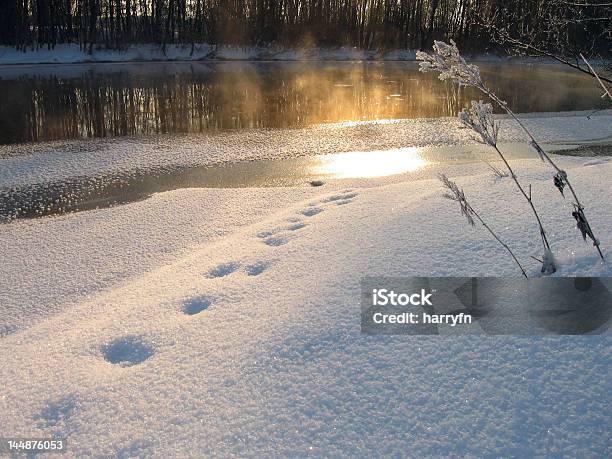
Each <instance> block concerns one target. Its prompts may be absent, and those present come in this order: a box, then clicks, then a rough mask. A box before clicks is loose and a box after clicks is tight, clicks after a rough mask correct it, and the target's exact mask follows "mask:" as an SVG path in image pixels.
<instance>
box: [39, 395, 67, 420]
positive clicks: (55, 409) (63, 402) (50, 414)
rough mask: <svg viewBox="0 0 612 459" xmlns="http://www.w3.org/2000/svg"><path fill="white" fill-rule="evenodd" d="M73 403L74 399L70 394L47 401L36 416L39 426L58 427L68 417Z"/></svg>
mask: <svg viewBox="0 0 612 459" xmlns="http://www.w3.org/2000/svg"><path fill="white" fill-rule="evenodd" d="M75 405H76V403H75V400H74V398H73V397H71V396H69V397H63V398H60V399H59V400H52V401H48V402H47V404H46V406H45V407H44V408H43V409H42V411H41V412H40V413H39V414H38V416H37V417H36V420H37V424H38V425H39V427H41V428H49V427H58V426H60V425H62V424H64V423H65V422H66V421H68V420H69V419H70V416H72V413H73V411H74V408H75Z"/></svg>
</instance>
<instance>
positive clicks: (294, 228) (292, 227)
mask: <svg viewBox="0 0 612 459" xmlns="http://www.w3.org/2000/svg"><path fill="white" fill-rule="evenodd" d="M305 226H306V223H302V222H296V223H294V224H293V225H290V226H289V227H287V229H288V230H289V231H297V230H299V229H302V228H304V227H305Z"/></svg>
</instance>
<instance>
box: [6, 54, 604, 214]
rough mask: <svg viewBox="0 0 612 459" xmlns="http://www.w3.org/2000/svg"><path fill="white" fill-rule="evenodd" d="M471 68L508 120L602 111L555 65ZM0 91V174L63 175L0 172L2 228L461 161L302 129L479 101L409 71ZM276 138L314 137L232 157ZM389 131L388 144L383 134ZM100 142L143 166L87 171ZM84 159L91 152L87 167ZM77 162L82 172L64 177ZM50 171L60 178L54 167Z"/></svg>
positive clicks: (126, 70)
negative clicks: (206, 193)
mask: <svg viewBox="0 0 612 459" xmlns="http://www.w3.org/2000/svg"><path fill="white" fill-rule="evenodd" d="M480 67H481V72H482V75H483V77H484V79H485V80H486V81H487V83H488V84H489V86H490V87H491V88H493V90H494V91H496V92H497V94H498V95H499V96H500V97H501V98H502V99H504V100H506V101H507V102H508V104H509V105H510V107H511V108H512V109H513V110H514V111H516V112H518V113H532V112H563V111H575V110H593V111H595V110H597V109H600V108H605V107H606V105H605V103H606V102H605V101H604V100H603V99H602V98H601V97H600V91H599V90H598V88H597V86H596V85H595V84H593V81H592V80H591V79H590V78H588V77H585V76H583V75H581V74H579V73H577V72H574V71H571V70H568V69H566V68H564V67H561V66H557V65H546V64H539V65H531V64H521V65H518V64H508V63H505V64H490V63H489V64H483V65H481V66H480ZM0 93H1V94H2V97H0V168H1V167H2V164H3V160H4V164H6V167H5V170H7V171H8V170H9V162H11V164H10V165H11V166H14V165H15V161H16V160H15V157H19V158H25V159H23V161H22V162H23V164H24V165H25V166H23V167H28V166H27V165H28V159H27V157H28V156H30V158H36V160H35V161H37V162H38V163H37V164H38V165H39V166H40V164H42V163H46V162H49V164H54V161H55V160H56V159H57V158H58V157H60V156H61V155H64V156H66V155H68V156H71V160H72V163H71V167H72V168H73V169H74V170H73V171H71V173H70V174H67V175H66V174H62V177H59V176H58V177H54V176H53V174H52V173H49V170H52V169H51V168H45V167H39V168H40V170H41V171H42V172H44V173H43V174H39V176H37V177H34V178H33V179H29V180H28V183H27V184H15V183H9V182H10V180H9V179H10V177H9V176H8V175H9V174H8V173H7V176H4V177H3V174H2V172H1V171H0V221H5V222H6V221H12V220H14V219H15V218H24V217H25V218H27V217H37V216H43V215H50V214H58V213H64V212H68V211H76V210H87V209H92V208H96V207H106V206H109V205H113V204H118V203H125V202H130V201H134V200H137V199H142V198H145V197H147V196H149V195H150V194H152V193H154V192H159V191H167V190H172V189H176V188H182V187H198V186H200V187H244V186H286V185H295V184H300V183H308V182H312V183H314V184H318V183H319V182H320V181H324V180H327V179H328V178H351V177H372V176H383V175H392V174H398V173H406V172H410V171H413V170H415V169H418V168H421V167H423V166H424V165H426V164H432V163H436V162H440V161H444V160H449V159H451V158H452V159H454V160H456V159H458V158H459V159H461V158H462V159H464V160H465V159H466V158H467V159H470V158H472V157H473V155H472V156H470V154H467V153H469V152H466V151H465V148H464V149H462V150H461V149H460V150H459V151H458V150H457V149H456V147H454V148H455V149H453V148H448V147H443V148H433V147H423V146H417V147H415V146H414V145H416V143H414V144H413V143H412V142H411V140H412V139H411V138H410V129H408V138H401V139H400V138H398V139H397V141H396V142H395V144H394V142H389V141H388V139H387V140H384V141H383V140H381V137H380V135H379V134H378V133H377V132H378V131H374V130H371V131H368V129H369V128H368V127H367V125H366V127H364V128H362V129H361V131H360V134H359V136H360V138H359V139H358V138H356V137H355V136H354V135H353V134H352V133H351V132H352V131H350V130H346V131H344V132H345V138H344V139H343V138H340V139H339V140H338V137H337V135H336V134H334V136H333V137H329V139H331V140H330V141H326V140H325V139H327V138H328V137H325V136H329V129H326V130H319V131H317V130H316V129H315V130H314V131H312V134H310V133H309V132H310V131H303V130H304V129H309V128H312V127H313V126H320V125H323V126H327V125H338V126H343V125H344V126H346V125H359V123H362V122H369V121H374V120H384V121H383V122H392V121H393V120H398V119H416V118H419V119H421V118H442V117H449V116H450V117H454V116H456V114H457V112H458V111H460V110H461V108H463V107H465V106H466V105H467V104H469V101H470V100H472V99H477V98H482V95H481V94H479V93H478V92H476V91H475V90H473V89H471V88H458V87H456V86H455V85H452V84H451V83H449V82H442V81H440V80H438V78H437V76H436V75H434V74H422V73H420V72H419V71H418V64H416V63H414V62H384V63H382V62H319V63H316V62H314V63H313V62H308V63H306V62H291V63H281V62H257V63H254V62H216V63H209V62H206V63H205V62H202V63H199V62H198V63H142V64H138V63H129V64H90V65H38V66H5V67H0ZM432 122H433V121H432ZM300 130H302V131H300ZM404 131H406V130H404ZM253 132H256V133H257V136H255V138H254V136H253V134H252V133H253ZM286 132H306V134H300V135H301V136H302V137H304V136H306V137H308V136H310V137H312V138H311V139H309V140H308V141H304V139H302V140H301V141H300V143H299V144H296V143H295V142H294V140H292V139H295V138H297V137H299V136H297V137H296V136H293V137H292V136H291V135H289V136H285V137H286V139H288V140H284V141H283V142H281V143H283V147H282V148H284V149H293V151H294V153H289V154H285V155H283V156H282V158H281V157H279V158H275V155H274V152H272V154H271V155H270V154H268V155H267V157H266V160H265V161H252V160H251V159H253V158H252V157H251V155H249V154H244V155H242V154H241V153H240V151H243V150H244V151H251V150H253V151H255V150H266V149H274V148H276V147H274V145H275V144H274V142H276V140H273V139H276V138H278V137H279V135H280V136H283V135H284V134H283V133H286ZM386 132H387V136H390V137H393V132H394V131H393V130H392V129H388V130H387V131H386ZM279 133H280V134H279ZM364 133H365V135H364ZM404 135H406V133H405V132H404ZM190 136H191V137H190ZM414 137H416V134H415V135H414ZM185 138H187V139H192V142H191V145H190V147H189V148H190V150H191V151H194V150H201V151H197V156H198V158H200V160H198V161H195V160H194V161H191V162H188V164H185V162H184V161H183V160H182V161H178V156H179V155H183V157H184V152H182V150H181V149H180V148H179V147H178V144H179V143H181V142H183V143H184V139H185ZM175 139H182V140H177V141H175ZM225 139H227V140H225ZM253 139H255V140H253ZM100 142H103V143H102V144H100ZM104 142H107V143H108V142H111V143H112V142H119V143H116V148H115V150H117V149H119V150H126V149H128V148H129V149H133V150H141V154H140V156H144V158H145V160H144V163H140V164H138V165H136V164H132V165H130V163H129V157H128V161H127V162H126V164H125V165H124V166H122V167H121V170H119V171H116V170H115V171H113V172H112V173H105V174H98V173H92V172H88V167H89V166H90V165H91V163H92V162H98V161H103V160H104V159H106V160H108V161H109V162H113V161H114V159H113V158H112V157H110V156H109V157H106V158H105V156H106V155H107V154H108V153H107V150H108V149H107V150H105V148H106V147H100V145H107V144H105V143H104ZM224 142H225V143H226V144H227V145H225V144H224ZM336 142H337V144H336ZM424 144H425V145H427V142H424ZM117 145H118V146H117ZM211 145H212V147H211ZM271 145H272V147H271ZM309 145H310V147H309ZM175 146H176V148H175ZM145 147H146V148H148V149H149V150H147V151H150V156H151V157H153V155H154V154H155V155H157V156H159V152H160V151H162V150H163V153H162V154H163V155H165V156H166V157H165V158H164V167H163V168H159V167H157V166H158V164H157V163H154V162H153V161H152V162H151V165H150V166H149V165H148V164H147V161H146V158H147V154H146V153H142V151H144V150H143V149H144V148H145ZM213 147H214V148H213ZM352 147H356V148H358V150H359V151H354V148H352ZM219 148H221V149H226V150H232V149H233V150H235V151H236V152H238V153H236V154H234V155H233V156H232V158H233V160H232V161H231V162H230V163H228V162H227V161H221V160H219V161H218V160H217V159H216V156H215V153H216V150H218V149H219ZM307 148H311V149H315V150H316V151H315V153H318V155H314V156H313V155H308V156H306V157H302V155H301V152H300V150H301V149H307ZM606 148H607V147H606ZM279 149H280V147H279ZM92 150H99V151H97V152H96V153H95V154H94V155H93V156H92V154H91V151H92ZM508 151H509V154H512V155H514V156H515V157H520V156H521V155H525V156H526V155H530V154H532V153H531V152H529V151H528V148H526V146H525V145H510V146H509V148H508ZM606 151H607V150H606ZM34 153H35V154H36V155H37V156H34ZM85 153H87V154H85ZM458 153H460V154H458ZM173 155H176V157H177V161H176V164H174V158H173ZM270 156H271V157H270ZM74 158H77V159H78V158H82V161H81V162H79V161H78V160H77V161H76V166H75V164H74V162H75V161H74ZM202 158H204V159H205V160H201V159H202ZM183 159H184V158H183ZM472 159H473V158H472ZM247 160H249V161H247ZM55 162H56V163H57V161H55ZM30 164H31V163H30ZM56 166H57V165H56ZM23 167H22V168H21V169H23ZM34 169H35V168H32V170H33V172H32V173H33V174H34V175H36V174H37V172H34ZM57 169H58V170H61V169H62V164H61V162H60V163H59V166H57ZM64 169H66V168H64ZM21 172H23V170H21ZM62 172H65V170H62ZM3 179H4V182H5V183H2V182H3Z"/></svg>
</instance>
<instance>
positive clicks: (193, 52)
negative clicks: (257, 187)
mask: <svg viewBox="0 0 612 459" xmlns="http://www.w3.org/2000/svg"><path fill="white" fill-rule="evenodd" d="M468 55H469V54H468ZM471 59H474V60H476V61H481V62H484V61H488V62H521V63H525V62H538V63H544V62H546V60H545V59H541V58H510V57H505V56H499V55H495V54H476V55H473V56H472V57H471ZM206 60H221V61H414V60H416V50H406V49H394V50H362V49H358V48H350V47H338V48H302V49H292V48H276V47H241V46H229V45H209V44H205V43H203V44H202V43H201V44H194V45H193V46H192V45H190V44H188V45H167V46H166V47H165V50H164V49H163V48H162V47H161V46H160V45H158V44H140V45H130V46H127V47H126V49H124V50H112V49H104V48H96V47H94V48H93V50H92V52H91V53H89V52H88V50H87V49H81V47H80V46H79V45H77V44H60V45H56V46H55V47H54V48H53V49H48V48H47V47H43V48H39V49H28V50H26V51H20V50H17V49H15V48H12V47H8V46H0V65H17V64H76V63H95V62H166V61H181V62H189V61H206Z"/></svg>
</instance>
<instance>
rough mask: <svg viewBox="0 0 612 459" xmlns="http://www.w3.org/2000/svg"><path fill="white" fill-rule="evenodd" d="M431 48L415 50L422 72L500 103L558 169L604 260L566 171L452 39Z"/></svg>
mask: <svg viewBox="0 0 612 459" xmlns="http://www.w3.org/2000/svg"><path fill="white" fill-rule="evenodd" d="M434 51H435V53H434V54H433V55H429V54H427V53H425V52H421V51H419V52H418V53H417V59H418V60H420V61H421V71H422V72H430V71H436V72H440V79H441V80H449V79H450V80H453V81H454V82H455V83H458V84H459V85H463V86H473V87H475V88H477V89H479V90H480V91H482V92H483V93H485V94H486V95H487V96H489V97H490V98H491V100H493V101H494V102H495V103H496V104H497V105H499V106H500V107H501V108H502V109H503V110H504V111H505V112H506V113H508V115H510V116H511V117H512V118H513V119H514V120H515V121H516V123H517V124H518V125H519V127H520V128H521V129H522V130H523V131H524V132H525V134H526V135H527V136H528V137H529V139H530V143H529V145H530V146H531V147H532V148H533V149H534V150H536V152H537V153H538V155H540V158H542V160H546V161H547V162H548V163H549V164H550V165H551V166H552V167H553V168H554V169H555V171H556V172H557V174H556V175H555V186H557V188H558V189H559V190H560V191H561V192H563V188H564V187H565V185H567V187H568V188H569V190H570V192H571V193H572V196H573V198H574V212H573V213H572V215H573V217H574V218H575V219H576V222H577V226H578V229H580V231H581V233H582V236H583V238H585V240H586V236H588V237H589V238H591V239H592V241H593V245H594V246H595V247H596V249H597V251H598V252H599V256H600V257H601V259H602V260H603V259H604V256H603V253H602V252H601V248H600V247H599V239H597V238H596V237H595V235H594V233H593V230H592V228H591V226H590V224H589V222H588V220H587V218H586V215H585V214H584V207H583V206H582V204H581V203H580V201H579V200H578V196H577V195H576V192H575V191H574V188H573V186H572V184H571V183H570V181H569V179H568V177H567V173H566V172H565V171H564V170H562V169H561V168H559V167H558V166H557V165H556V164H555V162H554V161H553V160H552V159H551V158H550V156H549V155H548V154H547V153H546V152H545V151H544V149H543V148H542V147H541V146H540V144H539V143H538V142H537V140H536V139H535V138H534V136H533V135H532V134H531V132H530V131H529V129H527V127H526V126H525V124H524V123H523V122H522V121H521V120H520V119H519V118H518V116H516V114H515V113H514V112H513V111H512V110H511V109H510V108H509V107H508V104H507V103H506V102H505V101H503V100H501V99H500V98H499V97H497V95H496V94H495V93H494V92H493V91H492V90H491V89H489V88H488V87H487V86H486V85H485V83H484V82H483V81H482V78H481V77H480V70H479V68H478V66H476V65H473V64H468V63H467V62H466V61H465V59H464V58H463V57H462V56H461V54H460V53H459V49H458V48H457V45H456V44H455V42H454V41H452V40H451V43H450V45H449V44H447V43H444V42H441V41H436V42H435V43H434Z"/></svg>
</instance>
